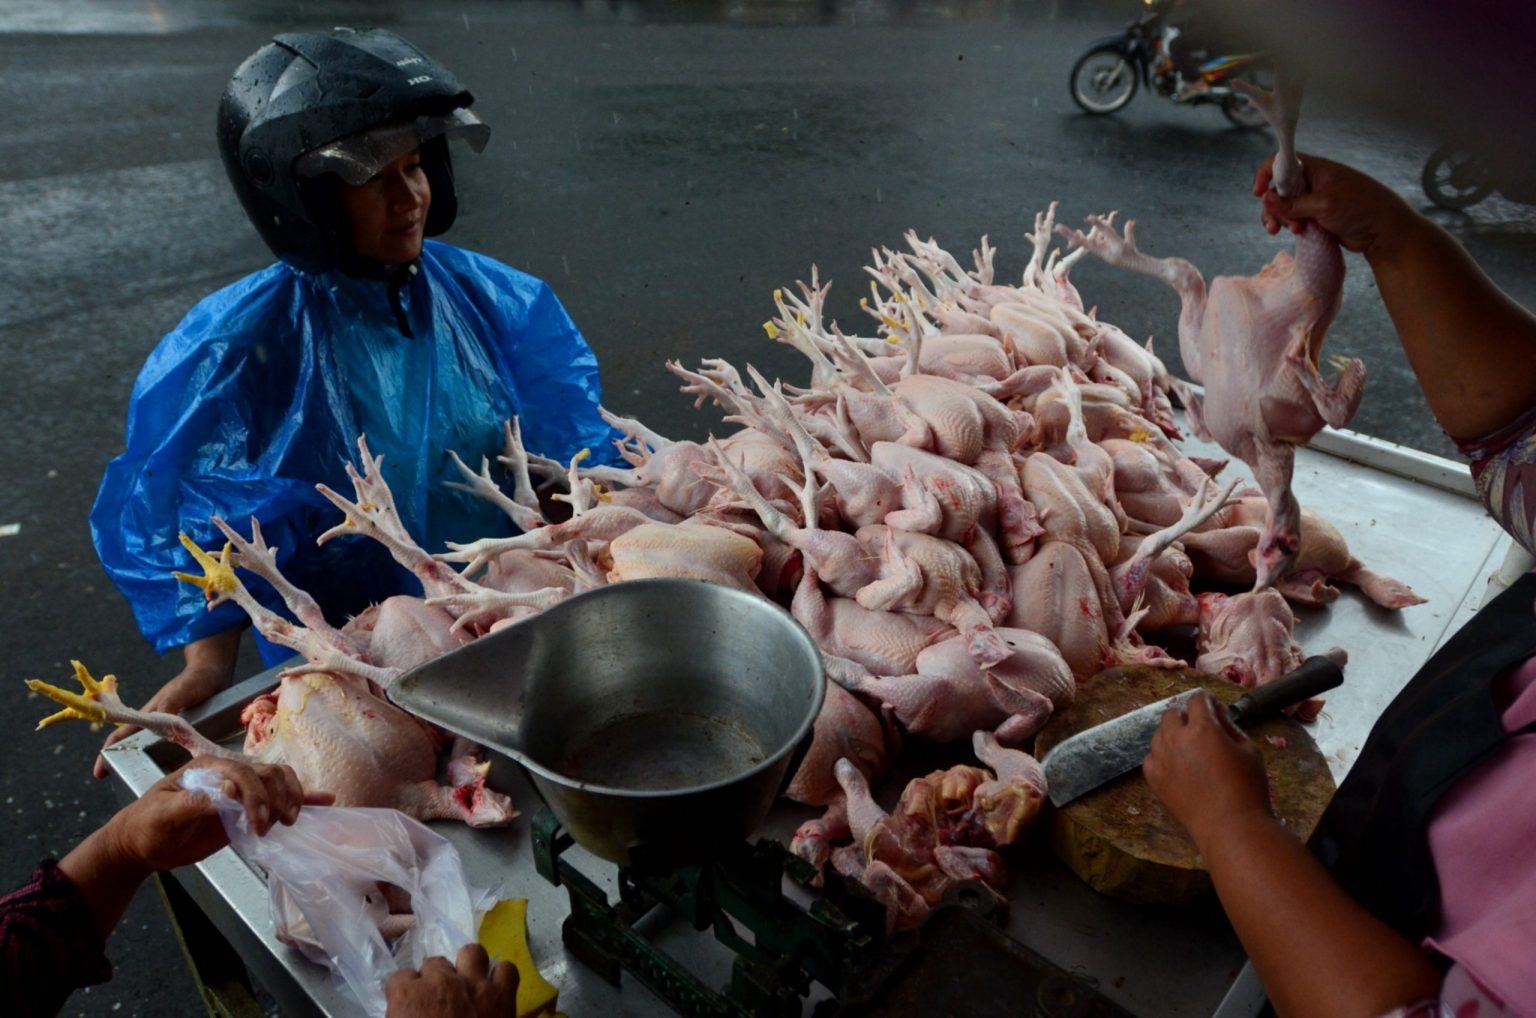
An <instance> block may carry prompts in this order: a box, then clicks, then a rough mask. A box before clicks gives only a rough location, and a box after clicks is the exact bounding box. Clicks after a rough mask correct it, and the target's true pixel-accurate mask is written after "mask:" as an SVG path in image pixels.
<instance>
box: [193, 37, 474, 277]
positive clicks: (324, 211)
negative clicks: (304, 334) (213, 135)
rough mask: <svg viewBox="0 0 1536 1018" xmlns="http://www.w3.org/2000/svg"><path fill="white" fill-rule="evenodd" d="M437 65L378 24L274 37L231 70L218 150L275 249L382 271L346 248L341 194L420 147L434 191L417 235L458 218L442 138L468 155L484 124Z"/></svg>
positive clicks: (326, 263)
mask: <svg viewBox="0 0 1536 1018" xmlns="http://www.w3.org/2000/svg"><path fill="white" fill-rule="evenodd" d="M472 102H474V96H472V95H471V94H470V93H469V90H468V89H466V88H465V87H464V86H463V85H461V84H460V83H459V82H458V80H457V79H456V78H454V76H453V75H452V74H451V73H449V71H448V70H447V69H446V68H444V67H443V66H442V65H440V64H438V63H437V62H436V61H434V60H433V59H432V58H431V57H429V56H427V55H426V54H425V53H423V52H422V51H421V50H419V49H417V48H416V47H415V46H413V45H411V44H410V43H408V42H406V41H405V40H404V39H402V38H400V37H399V36H398V35H395V34H394V33H393V32H388V31H385V30H383V29H377V28H370V29H349V28H338V29H335V30H334V31H332V32H296V33H291V34H287V35H279V36H277V37H276V38H274V39H273V40H272V42H271V43H269V44H268V45H266V46H263V47H262V48H261V49H259V50H257V51H256V52H255V53H253V54H252V55H251V56H250V57H249V58H247V59H246V61H245V62H244V63H242V64H241V65H240V67H239V68H238V69H237V70H236V71H235V73H234V76H233V77H232V78H230V81H229V85H228V86H227V87H226V88H225V89H224V96H223V98H222V99H221V100H220V102H219V122H218V136H219V153H220V155H221V156H222V157H223V159H224V169H225V171H226V172H227V173H228V174H229V181H230V183H231V184H232V185H234V188H235V194H237V195H239V197H240V204H241V205H243V206H244V207H245V212H246V215H248V216H249V217H250V219H251V222H252V223H253V224H255V226H256V230H257V232H258V233H260V234H261V238H262V239H263V240H265V241H266V242H267V246H268V247H270V248H271V249H272V253H273V254H275V255H277V256H278V257H279V258H281V259H282V260H283V261H285V262H287V263H288V264H290V265H292V266H294V267H295V268H297V269H301V270H304V271H307V272H324V271H327V270H330V269H338V268H339V269H342V270H344V271H348V272H351V273H353V274H356V275H378V274H379V273H380V270H381V267H379V266H376V265H369V264H367V263H364V262H363V260H362V259H360V258H358V257H357V256H356V255H354V254H353V253H352V248H351V243H350V239H349V238H350V233H349V230H348V226H347V224H346V222H345V221H344V219H343V215H342V212H341V208H340V204H339V202H338V201H337V198H336V189H337V186H338V183H339V182H346V183H350V184H361V183H363V182H364V181H366V180H367V179H368V178H369V177H371V176H373V174H375V173H377V172H378V170H379V169H381V168H383V167H384V166H385V165H387V164H388V163H389V162H390V161H391V160H393V159H395V158H398V157H399V156H401V155H403V154H404V153H405V152H408V151H410V149H412V148H415V147H418V146H419V147H420V148H421V156H422V167H423V169H424V170H425V171H426V174H427V180H428V183H429V184H430V185H431V187H432V204H431V207H430V208H429V210H428V213H427V221H426V223H425V226H424V233H425V234H426V235H427V236H436V235H437V234H440V233H442V232H443V231H444V230H446V229H448V227H449V226H451V225H453V220H454V217H455V215H456V214H457V213H458V201H457V199H456V198H455V197H454V190H453V164H452V162H451V161H450V159H449V157H448V145H447V141H448V139H449V138H451V137H459V138H463V139H464V140H466V141H468V142H469V143H470V145H471V146H472V147H473V148H474V150H475V151H477V152H478V151H480V150H481V149H482V148H484V147H485V141H486V138H487V137H488V136H489V135H490V128H488V127H486V125H485V124H483V123H481V122H480V120H479V119H478V118H477V117H476V116H475V115H474V114H473V113H470V112H469V109H468V107H469V105H470V104H471V103H472Z"/></svg>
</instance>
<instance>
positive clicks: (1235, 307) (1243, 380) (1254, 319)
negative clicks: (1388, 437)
mask: <svg viewBox="0 0 1536 1018" xmlns="http://www.w3.org/2000/svg"><path fill="white" fill-rule="evenodd" d="M1250 95H1251V96H1252V99H1253V102H1254V104H1255V105H1256V106H1257V107H1258V109H1259V110H1260V111H1261V112H1262V113H1263V114H1264V116H1265V118H1266V119H1267V120H1268V121H1269V123H1270V126H1271V127H1272V128H1274V130H1275V134H1276V136H1277V138H1278V139H1279V146H1280V150H1279V152H1278V153H1277V154H1276V156H1275V164H1274V165H1275V176H1274V186H1275V188H1276V189H1277V190H1278V191H1279V192H1280V193H1281V194H1283V195H1291V194H1297V193H1300V189H1301V188H1302V187H1303V186H1304V180H1303V177H1302V168H1301V163H1300V161H1299V160H1298V159H1297V158H1296V152H1295V137H1296V116H1297V110H1298V108H1299V106H1300V102H1301V89H1300V84H1299V82H1296V81H1294V80H1292V79H1287V78H1285V77H1282V78H1281V82H1280V87H1279V91H1278V92H1277V94H1276V95H1274V96H1271V95H1269V94H1268V93H1260V92H1258V91H1257V90H1254V91H1251V92H1250ZM1088 222H1089V223H1090V225H1091V229H1090V231H1089V232H1088V233H1087V234H1083V233H1082V232H1080V231H1077V230H1070V229H1066V228H1062V229H1061V233H1062V235H1063V236H1065V237H1066V238H1067V239H1068V240H1070V241H1071V243H1072V245H1073V246H1074V247H1079V248H1082V249H1085V250H1087V251H1090V252H1092V253H1093V254H1094V255H1096V256H1098V257H1099V258H1102V259H1103V260H1104V261H1106V262H1108V263H1109V264H1111V265H1116V266H1119V267H1121V268H1125V269H1129V270H1131V271H1133V272H1139V273H1143V274H1145V275H1149V276H1152V277H1153V278H1156V279H1161V280H1162V281H1163V282H1165V283H1167V284H1168V285H1169V286H1171V287H1173V289H1174V290H1175V291H1176V292H1177V293H1178V295H1179V299H1180V301H1181V302H1182V305H1183V308H1182V311H1181V312H1180V315H1179V354H1180V356H1181V357H1182V358H1183V360H1184V367H1185V370H1186V371H1188V372H1189V377H1190V378H1191V379H1192V380H1193V381H1195V382H1199V383H1201V384H1203V385H1204V386H1205V396H1204V399H1203V400H1201V399H1199V398H1196V397H1195V396H1194V395H1193V394H1192V393H1187V394H1185V398H1184V402H1185V406H1186V407H1187V408H1188V411H1189V422H1190V427H1191V428H1192V429H1193V431H1194V432H1195V435H1196V436H1197V437H1199V438H1203V439H1204V438H1210V439H1214V440H1215V441H1216V442H1217V443H1218V444H1219V445H1220V446H1221V447H1222V448H1223V449H1225V450H1227V451H1228V452H1230V453H1231V454H1232V455H1234V456H1236V457H1238V458H1239V459H1241V460H1242V461H1243V462H1244V463H1247V464H1248V465H1249V466H1250V467H1251V468H1252V469H1253V471H1254V474H1255V476H1256V477H1257V479H1258V482H1259V487H1260V488H1262V489H1263V491H1264V496H1265V498H1266V499H1267V500H1268V504H1269V518H1268V519H1267V521H1266V523H1265V526H1264V532H1263V534H1262V535H1261V537H1260V540H1259V543H1258V547H1257V548H1255V549H1254V552H1253V557H1254V564H1255V568H1256V573H1255V589H1257V588H1262V587H1266V586H1268V585H1270V584H1271V583H1274V582H1275V581H1276V580H1278V579H1280V578H1281V577H1283V576H1284V575H1285V574H1286V572H1287V571H1288V570H1289V569H1290V568H1291V566H1292V563H1293V562H1294V561H1295V558H1296V555H1297V552H1298V551H1299V549H1300V545H1301V532H1300V526H1301V507H1300V504H1299V503H1298V502H1297V501H1296V496H1295V495H1294V494H1293V493H1292V492H1291V471H1292V467H1293V464H1294V462H1295V454H1296V446H1298V445H1304V444H1306V442H1307V441H1309V440H1310V439H1311V438H1312V436H1313V435H1315V434H1317V432H1318V431H1320V430H1322V428H1323V426H1324V425H1332V426H1333V427H1336V428H1341V427H1343V426H1344V425H1345V424H1347V423H1348V422H1349V419H1350V418H1351V417H1352V416H1354V413H1355V410H1356V408H1357V407H1358V406H1359V405H1360V397H1361V394H1362V392H1363V389H1364V385H1365V365H1364V364H1363V363H1362V362H1361V361H1359V360H1358V359H1354V358H1351V359H1347V360H1346V359H1338V358H1336V359H1335V361H1334V363H1335V365H1336V366H1337V367H1338V368H1339V369H1340V371H1341V375H1340V377H1339V379H1338V381H1337V382H1336V383H1335V384H1333V385H1329V384H1328V383H1327V382H1325V381H1324V380H1323V378H1322V376H1321V375H1320V374H1319V372H1318V362H1319V357H1320V355H1321V353H1322V348H1323V336H1324V334H1325V333H1326V332H1327V331H1328V326H1329V325H1330V324H1332V322H1333V318H1334V316H1335V315H1336V314H1337V313H1338V310H1339V304H1340V301H1341V300H1342V298H1343V292H1344V256H1343V254H1342V253H1341V252H1340V250H1339V242H1338V239H1337V238H1336V237H1334V236H1333V235H1332V234H1330V233H1328V232H1327V231H1326V230H1324V229H1322V228H1321V227H1320V226H1318V225H1317V224H1315V223H1309V224H1307V227H1306V229H1305V230H1303V231H1302V232H1301V233H1300V234H1298V235H1297V237H1296V251H1295V254H1294V256H1293V255H1291V254H1287V253H1286V252H1284V251H1282V252H1279V253H1277V254H1276V255H1275V258H1274V260H1273V261H1272V262H1270V264H1269V265H1268V266H1266V267H1265V268H1264V269H1263V270H1261V271H1260V272H1259V274H1258V275H1256V276H1250V277H1244V278H1239V277H1234V276H1217V277H1216V278H1214V279H1212V280H1211V283H1210V288H1209V291H1207V288H1206V283H1205V279H1204V278H1203V277H1202V276H1201V275H1200V272H1199V270H1198V269H1196V268H1195V267H1194V266H1193V265H1191V264H1190V263H1189V262H1187V261H1185V260H1184V259H1182V258H1153V257H1151V256H1149V255H1146V254H1143V253H1142V252H1141V251H1139V250H1137V248H1136V238H1135V225H1136V224H1135V223H1134V222H1128V223H1126V226H1125V233H1124V235H1123V236H1122V235H1121V234H1119V233H1117V232H1116V231H1115V228H1114V225H1113V222H1112V217H1090V218H1089V220H1088Z"/></svg>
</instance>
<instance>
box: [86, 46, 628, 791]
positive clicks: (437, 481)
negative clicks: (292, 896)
mask: <svg viewBox="0 0 1536 1018" xmlns="http://www.w3.org/2000/svg"><path fill="white" fill-rule="evenodd" d="M472 101H473V97H472V96H471V95H470V93H469V92H468V91H467V90H465V89H464V87H463V86H462V85H460V84H459V83H458V82H457V81H456V80H455V79H454V77H453V76H452V75H451V74H450V73H449V72H448V71H446V70H445V69H443V68H442V67H441V66H439V65H438V64H437V63H435V62H434V61H433V60H432V59H431V58H429V57H427V56H426V55H425V54H424V53H422V52H421V51H420V50H418V49H417V48H416V47H414V46H412V45H411V44H410V43H408V42H406V41H405V40H403V39H401V38H399V37H398V36H395V35H393V34H391V33H389V32H386V31H382V30H376V29H370V30H358V31H353V30H347V29H337V30H336V31H334V32H330V33H296V34H291V35H282V36H278V37H277V38H276V39H275V40H274V41H273V42H272V43H271V44H269V45H267V46H264V47H262V48H261V49H260V50H258V51H257V52H256V53H255V54H253V55H252V56H251V57H250V58H249V59H248V60H246V61H245V63H243V64H241V66H240V68H239V69H238V70H237V71H236V72H235V74H234V77H233V78H232V79H231V80H230V83H229V86H228V88H227V89H226V90H225V93H224V97H223V100H222V102H221V103H220V107H219V124H218V132H219V147H220V151H221V154H222V155H223V159H224V165H225V169H226V170H227V171H228V173H229V177H230V181H231V183H232V184H233V185H234V188H235V191H236V193H237V194H238V195H239V197H240V200H241V202H242V204H243V205H244V206H245V210H246V213H247V214H248V215H249V216H250V218H251V221H252V223H254V224H255V226H256V228H257V230H258V231H259V232H260V233H261V235H262V238H263V239H264V240H266V242H267V244H268V245H269V246H270V247H271V248H272V250H273V252H274V253H275V254H277V256H278V257H279V258H280V259H281V261H279V262H278V263H277V264H276V265H273V266H272V267H271V268H268V269H266V270H264V271H262V272H258V273H256V274H255V275H252V276H249V277H247V278H245V279H242V280H240V281H239V282H237V283H235V284H233V285H232V286H229V287H227V288H225V289H223V290H221V291H219V292H217V293H215V294H213V295H211V296H209V297H208V298H206V299H205V300H203V301H202V302H201V303H200V304H198V305H197V306H196V307H195V308H193V309H192V310H191V311H190V312H189V313H188V314H187V316H186V318H185V319H184V320H183V321H182V322H181V324H180V325H179V326H177V328H176V329H175V330H174V331H173V332H171V333H170V334H169V335H167V336H166V337H165V338H164V339H163V340H162V341H161V342H160V344H159V346H157V347H156V348H155V351H154V352H153V353H152V354H151V355H150V357H149V360H148V361H147V363H146V364H145V365H144V368H143V370H142V372H141V373H140V375H139V379H138V382H137V384H136V385H135V386H134V390H133V396H132V399H131V402H130V404H129V410H128V435H127V451H126V452H124V453H123V454H122V455H121V456H119V457H118V458H117V459H115V460H113V461H112V463H111V464H110V465H109V466H108V467H107V471H106V476H105V477H104V478H103V479H102V484H101V490H100V492H99V494H98V495H97V499H96V505H95V507H94V508H93V510H92V512H91V531H92V534H93V537H94V540H95V544H96V549H97V552H98V554H99V555H100V556H101V560H102V564H103V565H104V566H105V567H106V569H107V572H108V573H109V574H110V575H111V577H112V579H113V581H114V582H115V583H116V584H117V585H118V587H119V588H120V589H121V590H122V591H123V593H124V594H125V595H126V596H127V598H128V599H129V601H130V602H131V603H132V605H133V609H134V612H135V615H136V616H137V619H138V622H139V627H140V629H141V630H143V632H144V635H145V636H146V637H147V638H148V639H149V640H151V641H152V642H153V643H154V645H155V647H156V649H157V650H160V651H165V650H167V649H170V648H173V647H182V648H183V649H184V654H185V658H186V665H185V667H184V669H183V670H182V672H181V673H180V674H178V675H177V676H176V677H175V678H174V679H172V680H171V681H170V682H169V683H168V684H167V685H166V686H165V687H163V688H162V689H161V690H160V691H159V692H158V693H157V694H156V695H155V696H154V697H153V698H151V700H150V701H149V704H148V705H149V706H150V707H152V708H154V709H158V710H169V711H181V710H184V709H186V708H187V707H189V706H192V705H194V704H197V703H200V702H202V701H203V700H205V699H207V697H209V696H211V695H212V694H213V693H215V692H217V691H218V690H219V689H222V688H224V687H225V686H226V685H228V684H229V682H230V680H231V679H232V678H233V672H234V660H235V651H236V648H237V646H238V642H239V638H240V632H241V630H242V628H243V626H244V624H245V621H246V620H245V618H244V615H243V613H242V612H241V611H240V610H239V609H238V608H236V607H235V606H234V605H224V606H221V607H220V608H219V609H217V610H215V611H212V612H208V611H205V610H204V598H203V593H202V591H201V590H199V589H197V588H195V587H191V586H188V585H186V584H181V583H178V582H177V581H176V580H175V579H174V578H173V577H172V575H171V574H172V572H173V571H174V570H177V569H185V568H186V567H187V556H186V553H185V551H184V550H183V549H182V547H181V546H180V544H179V542H178V540H177V534H178V533H181V532H184V533H186V534H188V535H190V536H191V537H192V538H193V540H195V541H197V542H198V543H199V544H201V545H203V546H205V547H214V546H217V545H219V544H221V543H222V537H221V535H219V534H218V532H217V531H216V530H215V529H214V527H213V524H212V523H211V522H210V518H211V517H213V516H215V515H217V516H220V517H222V518H224V519H227V520H229V521H230V522H231V523H232V524H234V525H235V526H237V527H239V528H241V529H242V530H244V529H246V527H247V526H248V522H247V521H248V520H249V519H250V518H251V517H253V516H254V517H256V518H257V519H258V520H259V521H260V522H261V526H262V530H263V533H264V535H265V537H266V540H267V542H268V544H269V545H271V546H272V547H274V548H276V549H278V565H279V568H281V569H282V571H283V572H284V574H285V575H286V576H287V577H288V578H289V579H290V580H292V581H293V582H294V583H295V584H296V585H297V586H299V587H301V588H303V589H305V590H307V591H309V592H310V593H311V594H312V595H313V596H314V597H315V599H316V600H317V601H318V602H319V603H320V605H321V606H322V607H323V608H324V609H325V612H326V615H327V616H328V617H329V618H330V619H331V620H332V621H333V622H336V623H340V622H341V621H343V620H344V619H345V618H346V617H347V616H348V615H351V614H356V613H357V612H359V611H362V610H363V609H364V608H366V607H367V606H368V605H369V604H371V603H373V602H376V601H380V600H382V599H384V598H385V597H388V596H390V595H393V594H398V593H414V592H416V591H417V590H419V587H418V586H417V585H416V582H415V580H414V578H413V577H411V576H410V574H408V573H407V572H405V571H404V570H403V569H400V568H399V567H397V566H396V565H395V564H394V563H393V562H392V561H391V559H390V558H389V555H388V553H387V552H386V551H385V550H384V548H383V547H382V546H380V545H378V544H377V543H375V542H373V541H370V540H367V539H363V538H357V537H354V538H341V539H338V540H334V541H330V542H328V543H327V544H325V545H324V546H319V547H317V546H316V544H315V538H316V537H317V536H318V535H319V534H321V533H322V532H324V531H325V530H327V529H329V528H330V527H332V526H334V525H335V524H336V523H337V522H338V518H337V511H336V509H335V508H334V507H333V506H331V504H330V503H328V502H327V501H325V499H324V498H322V497H321V496H320V495H319V494H318V493H317V492H316V491H315V485H316V484H317V483H320V482H324V483H326V484H329V485H330V486H331V487H333V488H337V489H338V490H342V491H346V490H349V485H348V482H347V478H346V474H345V470H344V466H345V464H346V463H347V462H348V461H349V460H352V459H354V458H355V457H356V441H357V438H358V436H359V435H364V434H366V435H367V438H368V443H369V446H370V448H371V450H372V452H373V453H374V454H375V455H382V456H383V457H384V463H383V474H384V477H385V478H386V480H387V481H388V482H389V485H390V487H391V489H392V490H393V492H394V495H395V500H396V503H397V506H398V508H399V510H400V514H401V516H402V518H403V522H404V523H405V525H406V527H407V529H408V530H409V531H410V532H411V534H412V535H413V536H414V537H415V538H416V539H417V540H418V541H420V542H421V544H422V545H423V546H424V547H426V548H427V550H429V551H440V550H442V549H443V543H444V542H445V541H467V540H473V539H475V538H478V537H485V536H492V535H497V534H505V533H509V532H511V529H512V528H511V524H510V522H509V521H508V520H507V519H506V518H505V517H504V516H503V515H502V514H501V513H499V512H498V511H497V510H496V509H495V508H494V507H492V506H490V505H489V504H488V503H485V502H483V501H482V500H480V499H477V498H475V497H474V496H472V495H467V494H464V493H462V492H459V491H455V490H452V489H449V488H446V487H444V486H443V484H442V482H443V481H445V480H451V479H455V476H456V474H455V471H454V468H453V466H452V463H451V460H450V459H449V457H448V453H449V451H450V450H452V451H454V452H457V453H458V454H459V455H460V456H462V457H463V458H464V460H465V461H466V462H469V463H476V462H478V461H479V459H480V457H481V456H484V455H490V456H494V455H495V454H496V453H497V452H498V451H499V450H500V446H501V437H502V421H504V420H505V419H507V418H509V417H512V416H514V415H515V416H517V417H518V418H519V420H520V422H521V426H522V432H523V439H524V442H525V444H526V445H527V446H528V448H529V449H530V450H532V451H534V452H537V453H540V454H542V455H545V456H549V457H551V458H554V459H559V460H562V461H568V460H569V459H570V457H571V456H573V455H574V454H576V453H577V452H579V451H580V450H581V449H583V448H590V449H591V450H592V452H593V453H594V455H595V456H596V457H597V458H598V459H600V460H606V459H608V458H609V456H610V455H611V448H612V447H611V445H610V443H609V440H610V438H612V437H614V436H613V433H612V432H611V429H610V428H609V427H608V426H607V425H606V424H605V423H604V422H603V421H602V419H601V417H600V416H599V414H598V412H597V405H598V401H599V389H598V371H597V361H596V359H595V358H594V357H593V355H592V352H591V350H590V349H589V348H588V347H587V344H586V341H585V340H583V339H582V336H581V333H580V332H579V331H577V329H576V326H575V325H574V324H573V323H572V322H571V320H570V318H569V316H567V314H566V312H565V309H564V308H562V307H561V305H560V303H559V301H558V300H556V298H555V296H554V294H553V293H552V292H551V291H550V289H549V287H548V286H546V285H545V284H544V283H542V282H541V281H539V280H537V279H534V278H533V277H531V276H528V275H526V274H524V273H522V272H519V271H517V270H516V269H512V268H508V267H507V266H505V265H502V264H500V263H498V262H496V261H493V260H491V259H489V258H486V257H483V256H481V255H477V254H473V253H470V252H467V251H463V250H460V249H458V248H454V247H450V246H448V245H446V244H441V243H438V242H435V241H427V240H424V238H425V237H427V236H432V235H435V234H438V233H441V232H443V231H444V230H446V229H447V228H448V227H449V226H450V225H451V224H452V222H453V219H454V216H455V213H456V211H457V203H456V200H455V197H454V187H453V169H452V164H451V162H450V160H449V156H448V141H449V140H450V139H458V140H463V141H466V142H468V143H469V144H470V145H471V146H473V147H474V149H475V150H476V151H479V150H480V149H481V148H482V147H483V146H484V144H485V140H486V137H487V136H488V135H489V128H487V127H486V126H485V125H484V124H483V123H481V122H480V121H479V119H478V118H476V117H475V116H474V114H472V113H470V112H469V110H468V106H469V105H470V103H471V102H472ZM250 585H251V589H252V592H253V593H254V594H255V596H256V597H257V598H258V599H260V600H261V601H262V602H263V603H264V604H266V605H267V606H268V607H271V608H273V609H274V610H277V611H284V608H283V606H282V603H281V600H280V599H279V598H278V597H277V596H276V595H275V594H274V593H273V591H272V590H271V588H270V587H268V586H267V585H266V584H265V583H263V582H261V581H259V580H252V581H250ZM258 642H259V643H260V644H261V651H262V656H263V659H264V660H265V661H267V662H268V663H269V664H271V663H275V662H276V661H279V660H283V659H284V658H286V657H288V656H290V655H291V652H290V651H288V650H286V649H284V648H280V647H275V646H273V645H270V644H266V643H265V642H264V641H260V640H259V638H258ZM126 734H127V730H124V729H120V730H119V731H118V732H116V733H114V738H112V739H109V740H108V744H110V743H111V742H112V741H115V740H116V738H121V737H122V736H123V735H126ZM104 773H105V769H104V764H103V763H102V761H100V760H98V762H97V776H98V777H100V776H102V775H104Z"/></svg>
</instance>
